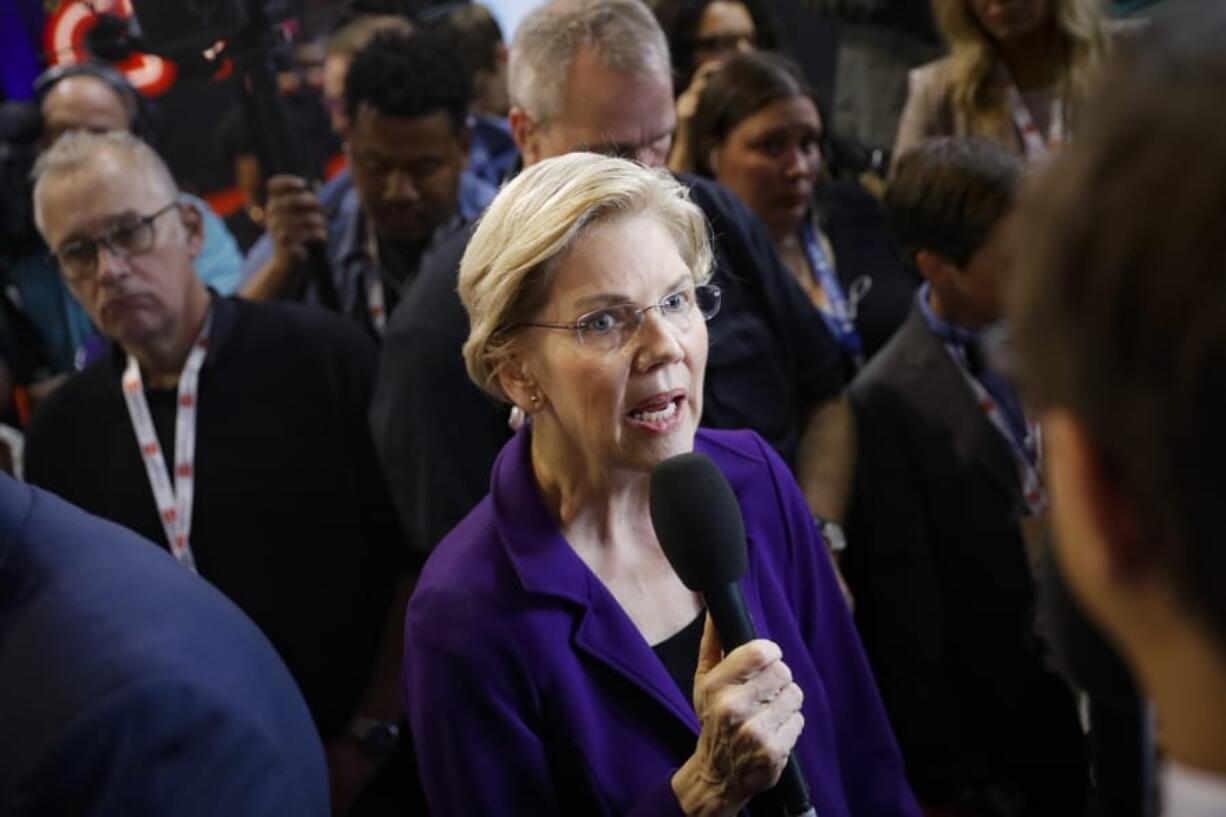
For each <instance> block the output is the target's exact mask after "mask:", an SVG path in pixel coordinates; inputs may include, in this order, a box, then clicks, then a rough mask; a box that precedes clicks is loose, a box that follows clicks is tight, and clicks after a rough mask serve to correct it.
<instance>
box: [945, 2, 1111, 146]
mask: <svg viewBox="0 0 1226 817" xmlns="http://www.w3.org/2000/svg"><path fill="white" fill-rule="evenodd" d="M970 2H971V0H933V4H932V5H933V11H934V12H935V13H936V18H937V25H938V26H939V27H940V29H941V33H942V35H943V36H944V37H945V41H946V43H947V44H948V45H949V50H950V54H949V63H950V73H949V89H950V94H949V98H950V102H951V103H952V105H953V109H954V110H955V111H956V112H958V113H960V114H961V115H962V116H963V117H965V119H966V122H967V124H968V125H969V127H970V130H971V132H972V133H988V132H991V131H992V130H993V129H995V128H996V127H997V126H998V125H999V124H1000V122H1001V121H1002V120H1003V119H1004V117H1005V100H1004V97H1003V95H1002V94H1001V92H1000V88H999V86H998V85H997V84H996V83H994V82H992V71H993V68H994V67H995V65H996V53H995V49H994V47H993V45H992V41H991V39H990V38H989V37H988V34H987V32H985V31H984V30H983V27H982V26H981V25H980V24H979V21H978V20H977V19H976V18H975V14H974V12H973V11H972V10H971V8H970ZM1048 2H1049V3H1050V4H1051V6H1050V8H1051V18H1052V21H1053V23H1054V25H1055V28H1056V35H1057V37H1058V38H1059V40H1060V45H1061V48H1062V51H1063V53H1062V55H1061V58H1060V59H1061V61H1062V64H1061V65H1060V66H1059V69H1060V70H1059V73H1060V77H1061V80H1060V84H1061V85H1062V89H1061V90H1062V93H1063V96H1064V99H1065V100H1066V104H1071V105H1072V106H1073V107H1076V106H1077V105H1078V104H1079V103H1080V101H1081V100H1082V99H1083V98H1084V97H1085V95H1086V93H1087V90H1088V88H1089V86H1090V84H1091V81H1092V80H1093V75H1094V71H1095V69H1096V68H1097V67H1098V65H1099V63H1100V62H1101V61H1102V58H1103V56H1104V55H1105V54H1106V52H1107V50H1108V46H1109V41H1108V38H1107V34H1106V28H1105V24H1104V15H1103V10H1102V0H1048Z"/></svg>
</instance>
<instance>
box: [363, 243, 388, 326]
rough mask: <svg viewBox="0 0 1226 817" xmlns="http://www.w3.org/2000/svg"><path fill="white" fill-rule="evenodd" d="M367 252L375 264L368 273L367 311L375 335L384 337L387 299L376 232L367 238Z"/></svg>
mask: <svg viewBox="0 0 1226 817" xmlns="http://www.w3.org/2000/svg"><path fill="white" fill-rule="evenodd" d="M366 252H367V253H368V254H369V255H370V260H371V261H373V262H374V263H373V264H372V265H371V266H370V268H369V269H367V271H366V311H367V312H368V313H369V314H370V325H371V326H373V327H374V328H375V334H376V335H379V336H380V337H382V336H383V333H384V331H385V330H386V329H387V299H386V298H385V297H384V295H383V278H382V276H380V275H379V264H380V263H381V262H380V261H379V242H378V241H376V240H375V234H374V231H371V232H370V233H369V234H368V235H367V236H366Z"/></svg>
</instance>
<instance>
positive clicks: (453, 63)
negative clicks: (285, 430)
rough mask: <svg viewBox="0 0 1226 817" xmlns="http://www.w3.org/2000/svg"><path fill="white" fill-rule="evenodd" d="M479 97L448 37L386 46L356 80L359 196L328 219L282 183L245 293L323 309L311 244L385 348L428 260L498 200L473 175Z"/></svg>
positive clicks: (341, 302) (347, 309)
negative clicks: (389, 329)
mask: <svg viewBox="0 0 1226 817" xmlns="http://www.w3.org/2000/svg"><path fill="white" fill-rule="evenodd" d="M469 93H470V83H469V79H468V76H467V74H466V72H465V70H464V67H463V65H462V64H461V63H460V62H459V61H458V59H457V57H456V56H455V55H454V54H453V53H450V52H449V51H448V50H447V48H446V43H445V42H444V41H443V40H442V39H440V38H439V37H437V36H435V35H433V34H430V33H426V32H419V33H415V34H412V35H405V34H403V33H399V32H394V31H386V32H381V33H379V34H378V35H376V36H375V38H374V39H373V40H372V41H371V42H370V43H369V44H368V45H367V46H366V47H365V48H363V49H362V50H361V51H359V52H358V53H357V54H356V55H355V56H354V58H353V63H352V64H351V65H350V67H349V72H348V74H347V76H346V80H345V108H346V114H347V117H348V120H349V129H348V138H347V140H346V144H345V147H346V151H347V153H348V154H349V160H350V173H351V177H352V187H351V189H349V190H348V191H346V192H344V194H343V195H341V196H340V198H339V200H338V203H337V204H336V206H335V207H334V208H332V209H331V210H325V209H324V207H323V206H322V205H321V203H320V201H319V199H318V198H317V197H316V195H315V194H314V193H312V192H311V191H309V190H308V189H307V186H306V182H305V181H304V180H302V179H298V178H294V177H291V176H277V177H274V178H272V179H271V180H270V181H269V185H268V208H267V224H268V234H267V236H266V237H265V238H263V239H261V240H260V241H259V242H258V243H257V244H256V245H255V247H253V248H252V251H251V253H250V254H249V255H248V257H247V263H246V270H245V273H246V274H247V275H248V276H249V277H248V279H247V281H246V283H244V285H243V288H242V293H243V294H244V295H245V296H246V297H248V298H252V299H257V300H271V299H287V300H299V301H303V302H306V303H314V304H321V303H323V298H322V297H321V292H320V287H319V284H318V282H317V280H315V279H314V278H313V277H312V275H311V274H310V272H309V271H308V270H306V269H304V266H305V265H304V264H303V261H305V260H306V258H307V249H306V247H307V244H308V243H309V242H316V241H318V242H324V243H326V245H327V253H326V255H327V261H328V265H329V270H328V273H329V274H330V275H331V277H332V283H333V286H334V288H335V291H336V295H337V300H338V307H339V310H340V312H341V313H342V314H343V315H345V316H346V317H349V318H351V319H352V320H354V321H356V322H358V323H359V324H360V325H362V326H363V327H365V328H366V329H367V330H368V331H369V332H371V334H373V335H374V336H375V337H381V336H382V334H383V328H384V326H385V325H386V320H387V315H388V314H389V313H390V312H391V310H392V309H393V308H394V307H395V305H396V304H397V303H399V301H400V298H401V296H402V294H403V293H404V292H405V290H406V289H407V288H408V287H409V286H410V285H411V284H412V282H413V280H414V279H415V277H416V274H417V269H418V267H419V266H420V264H421V262H422V259H423V258H424V257H426V256H427V255H428V254H429V253H430V251H431V250H432V248H433V247H434V246H435V245H437V244H438V243H439V242H441V241H443V240H444V239H446V238H447V237H449V236H450V235H452V234H453V233H455V232H456V231H457V230H459V229H461V228H462V227H463V226H464V225H466V224H468V223H470V222H471V221H473V220H474V219H475V218H476V217H477V215H478V214H479V213H480V212H481V211H482V210H483V209H484V208H485V205H486V204H487V203H488V202H489V201H490V199H492V198H493V196H494V192H495V191H494V189H493V187H491V186H490V185H488V184H486V183H484V182H482V181H480V180H479V179H477V178H476V177H475V176H471V175H469V174H467V173H466V172H465V167H466V163H467V157H468V147H469V135H468V127H467V115H468V97H469Z"/></svg>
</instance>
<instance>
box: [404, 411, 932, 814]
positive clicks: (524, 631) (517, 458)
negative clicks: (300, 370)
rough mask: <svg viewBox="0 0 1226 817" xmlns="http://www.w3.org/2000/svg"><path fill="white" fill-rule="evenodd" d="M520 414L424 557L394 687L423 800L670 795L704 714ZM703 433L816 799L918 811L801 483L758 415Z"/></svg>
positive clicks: (461, 803)
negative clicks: (746, 427) (801, 723)
mask: <svg viewBox="0 0 1226 817" xmlns="http://www.w3.org/2000/svg"><path fill="white" fill-rule="evenodd" d="M529 434H530V432H529V431H528V430H523V431H521V432H519V433H518V434H517V435H516V436H515V437H514V438H513V439H512V440H511V441H510V442H509V443H507V445H506V447H505V448H503V450H502V453H501V454H500V455H499V457H498V461H497V462H496V463H495V465H494V473H493V478H492V484H491V490H490V494H489V496H487V497H486V498H485V499H484V500H482V502H481V504H479V505H478V506H477V507H476V508H474V509H473V511H472V513H470V514H469V515H468V517H467V518H465V520H464V521H463V522H461V523H460V525H459V526H458V527H457V528H456V529H455V530H454V531H452V532H451V533H450V534H449V535H448V536H447V538H445V539H444V540H443V541H442V542H441V543H440V544H439V546H438V548H437V549H436V550H435V551H434V553H433V555H432V556H431V557H430V559H429V561H428V562H427V563H426V566H425V569H424V571H423V572H422V575H421V578H420V580H419V582H418V584H417V589H416V591H415V592H414V594H413V598H412V601H411V603H410V604H409V611H408V618H407V622H406V630H405V656H404V690H405V700H406V706H407V708H408V714H409V722H410V726H411V729H412V733H413V742H414V744H415V745H416V749H417V758H418V765H419V768H420V771H421V775H422V781H423V784H424V786H425V791H426V797H427V800H428V801H429V805H430V809H431V812H432V813H433V815H434V817H451V815H456V817H460V815H464V817H468V815H473V814H481V815H486V816H487V817H490V816H492V817H496V816H497V815H515V816H516V817H518V816H519V815H527V814H532V815H585V816H586V815H680V814H681V809H680V807H679V806H678V804H677V800H676V797H675V796H674V795H673V792H672V787H671V782H670V781H671V778H672V775H673V773H674V772H675V771H676V769H677V768H678V767H679V766H680V765H681V764H682V763H683V762H685V760H686V759H687V758H688V757H689V756H690V754H692V752H693V750H694V747H695V742H696V736H697V734H698V729H699V723H698V718H697V716H696V715H695V714H694V709H693V705H692V704H691V702H690V701H687V700H685V698H684V697H683V695H682V694H681V691H680V690H679V689H678V688H677V685H676V684H675V683H674V682H673V680H672V678H671V677H670V676H669V674H668V671H667V670H666V669H665V668H664V665H663V664H662V663H660V661H659V659H657V658H656V655H655V653H654V652H652V649H651V647H650V645H648V643H647V642H646V641H645V640H644V639H643V637H642V635H641V634H640V633H639V632H638V630H637V629H635V626H634V624H633V623H631V621H630V619H629V618H628V617H627V616H626V614H625V612H624V611H623V610H622V608H621V606H620V605H619V604H618V603H617V601H616V600H615V599H614V598H613V596H612V595H611V594H610V593H609V591H608V590H607V589H606V588H605V586H604V585H603V584H602V583H601V581H600V580H599V579H598V578H597V577H596V576H595V575H594V574H593V573H592V572H591V571H590V570H588V568H587V566H586V565H585V564H584V563H583V561H582V560H580V558H579V557H578V556H577V555H576V554H575V552H574V550H573V549H572V548H571V547H570V545H569V544H567V542H566V540H565V539H564V538H563V537H562V534H561V531H560V530H559V529H558V525H557V523H556V522H555V521H554V519H553V517H552V516H551V515H550V514H549V512H548V511H547V510H546V508H545V506H544V504H543V503H542V501H541V497H540V493H539V490H538V488H537V484H536V480H535V479H534V477H533V475H532V470H531V466H530V462H529V451H530V445H529V440H530V436H529ZM695 449H696V450H698V451H701V452H703V453H705V454H707V455H708V456H709V457H711V458H712V459H713V460H714V461H715V463H716V464H717V465H719V467H720V468H721V470H723V472H724V474H725V475H726V476H727V477H728V481H729V482H730V483H731V484H732V488H733V491H734V492H735V493H736V495H737V498H738V500H739V501H740V505H741V511H742V513H743V514H744V516H745V530H746V534H747V537H748V551H749V569H748V571H747V573H746V576H745V578H744V580H743V581H742V590H743V592H744V595H745V600H746V603H747V604H748V607H749V612H750V616H751V617H752V619H753V621H754V623H755V625H756V626H757V629H758V633H759V634H760V635H762V636H763V637H766V638H770V639H772V640H773V641H775V642H776V643H778V644H779V646H780V647H781V648H782V649H783V657H784V660H785V661H787V663H788V666H790V667H791V669H792V672H793V674H794V677H795V680H796V682H797V683H798V684H799V685H800V687H801V688H802V689H803V690H804V693H805V701H804V716H805V729H804V733H803V734H802V735H801V737H800V740H799V742H798V743H797V747H796V751H797V754H798V756H799V759H800V762H801V765H802V766H803V768H804V770H805V773H806V777H807V779H808V781H809V788H810V790H811V793H812V798H813V805H814V806H815V808H816V809H817V813H818V814H819V815H821V817H849V816H850V815H855V817H887V815H888V817H900V816H901V815H908V816H909V817H918V815H919V813H920V811H919V807H918V806H917V805H916V802H915V799H914V797H913V796H912V794H911V791H910V789H909V788H908V786H907V783H906V780H905V779H904V776H903V766H902V759H901V756H900V755H899V751H898V747H897V745H896V744H895V741H894V737H893V734H892V733H891V731H890V726H889V724H888V723H887V721H886V717H885V712H884V710H883V709H882V705H881V700H880V698H879V697H878V694H877V687H876V685H875V683H874V682H873V677H872V675H871V674H870V672H869V667H868V662H867V661H866V659H865V657H864V652H863V650H862V649H861V647H860V641H859V639H858V637H857V635H856V631H855V628H854V626H853V625H852V621H851V617H850V615H849V614H848V612H847V608H846V606H845V604H844V601H843V598H842V596H841V595H840V593H839V588H838V585H837V583H836V580H835V577H834V574H833V571H832V570H831V567H830V563H829V560H828V558H827V556H826V554H825V553H824V552H823V548H824V546H823V544H822V541H821V538H820V537H819V535H818V533H817V530H816V528H815V526H814V524H813V518H812V517H811V516H810V514H809V511H808V509H807V507H806V506H805V502H804V499H803V497H802V496H801V493H800V490H799V489H798V488H797V486H796V483H795V482H794V481H793V478H792V475H791V473H790V472H789V471H788V469H787V467H786V466H785V465H784V464H783V462H782V460H780V459H779V457H778V456H777V455H776V454H775V453H774V451H772V450H771V448H770V447H769V446H768V445H766V443H765V442H763V441H762V439H761V438H759V437H758V436H757V435H756V434H754V433H752V432H749V431H734V432H728V431H707V430H700V431H699V432H698V436H697V439H696V441H695Z"/></svg>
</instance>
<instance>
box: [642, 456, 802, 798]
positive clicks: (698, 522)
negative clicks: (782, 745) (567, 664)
mask: <svg viewBox="0 0 1226 817" xmlns="http://www.w3.org/2000/svg"><path fill="white" fill-rule="evenodd" d="M651 525H652V527H653V528H655V531H656V538H657V539H659V540H660V547H661V548H663V550H664V555H665V556H666V557H668V561H669V563H670V564H671V565H672V566H673V570H674V571H675V572H676V573H677V576H678V578H680V579H681V582H682V584H684V585H685V586H686V587H688V588H689V589H690V590H693V591H694V592H695V593H700V594H701V595H702V597H703V599H704V600H705V601H706V603H707V612H709V613H710V614H711V620H712V622H713V623H714V624H715V631H716V632H717V633H719V640H720V643H721V644H723V647H724V650H725V651H726V652H731V651H732V650H734V649H736V648H737V647H739V646H741V645H742V644H744V643H746V642H748V641H752V640H754V639H755V638H757V633H756V632H755V630H754V626H753V622H752V621H750V619H749V612H748V611H747V610H746V609H745V598H744V597H743V596H742V595H741V586H740V584H738V582H739V581H740V580H741V576H743V575H744V574H745V563H746V554H745V523H744V521H743V520H742V519H741V508H740V506H739V505H737V501H736V496H735V495H734V494H733V493H732V486H730V485H729V484H728V480H727V479H725V478H724V475H723V473H721V472H720V470H719V468H717V467H716V466H715V463H713V462H711V460H710V459H708V458H707V457H706V456H704V455H702V454H698V453H689V454H678V455H677V456H675V457H669V458H668V459H666V460H665V461H664V462H662V463H660V464H659V465H657V466H656V467H655V469H653V470H652V472H651ZM771 792H772V794H773V795H774V796H775V797H776V798H777V800H778V801H779V803H780V805H781V806H782V808H783V811H784V813H785V814H787V815H788V817H807V816H808V815H814V814H815V812H814V811H813V807H812V805H810V803H809V787H808V786H807V785H806V784H805V778H804V775H803V774H802V773H801V770H800V766H798V765H797V764H796V757H795V755H792V756H791V757H789V758H788V762H787V766H785V767H784V769H783V775H782V776H781V777H780V778H779V782H778V783H776V784H775V786H774V788H773V789H771Z"/></svg>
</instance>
